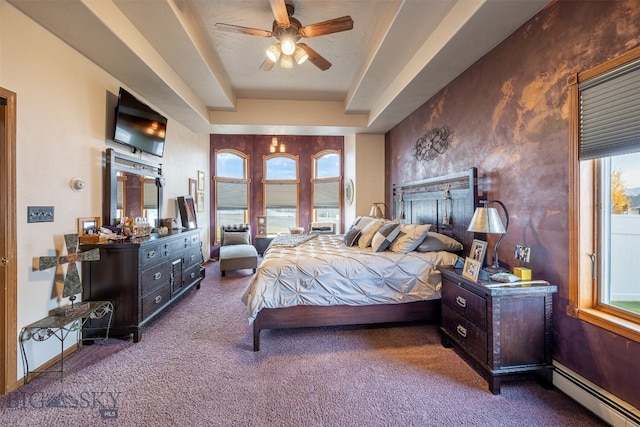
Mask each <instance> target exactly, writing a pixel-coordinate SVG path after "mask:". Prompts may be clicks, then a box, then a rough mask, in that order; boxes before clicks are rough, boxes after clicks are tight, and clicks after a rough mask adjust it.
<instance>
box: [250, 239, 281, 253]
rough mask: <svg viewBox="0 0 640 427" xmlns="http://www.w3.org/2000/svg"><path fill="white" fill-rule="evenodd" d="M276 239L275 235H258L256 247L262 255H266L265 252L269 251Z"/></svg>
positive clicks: (255, 241) (255, 240)
mask: <svg viewBox="0 0 640 427" xmlns="http://www.w3.org/2000/svg"><path fill="white" fill-rule="evenodd" d="M274 237H276V235H275V234H268V235H266V234H263V235H260V234H259V235H257V236H256V237H255V239H254V246H255V247H256V250H257V251H258V253H259V254H260V255H262V254H264V251H266V250H267V248H268V247H269V245H270V244H271V241H272V240H273V238H274Z"/></svg>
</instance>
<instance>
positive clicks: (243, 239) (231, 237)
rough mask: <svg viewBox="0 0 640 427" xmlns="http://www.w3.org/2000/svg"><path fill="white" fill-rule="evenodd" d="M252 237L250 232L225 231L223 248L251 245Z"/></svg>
mask: <svg viewBox="0 0 640 427" xmlns="http://www.w3.org/2000/svg"><path fill="white" fill-rule="evenodd" d="M250 244H251V237H250V235H249V231H225V232H224V239H223V241H222V246H229V245H250Z"/></svg>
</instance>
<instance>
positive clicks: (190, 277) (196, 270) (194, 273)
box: [174, 264, 200, 292]
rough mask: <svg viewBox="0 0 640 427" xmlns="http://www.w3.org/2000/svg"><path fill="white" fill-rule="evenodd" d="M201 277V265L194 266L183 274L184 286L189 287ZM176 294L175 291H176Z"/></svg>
mask: <svg viewBox="0 0 640 427" xmlns="http://www.w3.org/2000/svg"><path fill="white" fill-rule="evenodd" d="M199 277H200V264H196V265H192V266H191V267H189V268H187V269H185V270H184V271H183V273H182V284H183V285H184V286H188V285H190V284H192V283H193V282H194V281H195V280H196V279H198V278H199ZM174 292H175V291H174Z"/></svg>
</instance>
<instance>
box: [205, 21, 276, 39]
mask: <svg viewBox="0 0 640 427" xmlns="http://www.w3.org/2000/svg"><path fill="white" fill-rule="evenodd" d="M216 28H217V29H219V30H222V31H228V32H230V33H240V34H248V35H250V36H259V37H271V36H272V35H273V34H272V33H271V31H267V30H260V29H258V28H249V27H242V26H240V25H233V24H223V23H220V22H218V23H216Z"/></svg>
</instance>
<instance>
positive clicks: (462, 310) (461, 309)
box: [442, 280, 487, 331]
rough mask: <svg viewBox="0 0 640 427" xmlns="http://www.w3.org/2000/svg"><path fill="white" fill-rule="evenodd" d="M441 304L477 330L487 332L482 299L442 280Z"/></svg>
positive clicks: (485, 302)
mask: <svg viewBox="0 0 640 427" xmlns="http://www.w3.org/2000/svg"><path fill="white" fill-rule="evenodd" d="M442 302H443V303H444V304H445V305H447V306H449V307H450V308H451V309H453V310H455V311H456V312H457V313H459V314H460V315H462V316H464V317H465V318H466V319H467V320H469V321H470V322H471V323H473V324H475V325H476V326H477V327H478V328H480V329H482V330H483V331H486V330H487V301H486V300H485V299H484V298H483V297H481V296H479V295H476V294H474V293H473V292H470V291H468V290H466V289H464V288H462V287H460V286H458V285H455V284H453V283H451V282H449V281H448V280H444V281H443V283H442Z"/></svg>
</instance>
